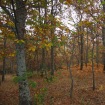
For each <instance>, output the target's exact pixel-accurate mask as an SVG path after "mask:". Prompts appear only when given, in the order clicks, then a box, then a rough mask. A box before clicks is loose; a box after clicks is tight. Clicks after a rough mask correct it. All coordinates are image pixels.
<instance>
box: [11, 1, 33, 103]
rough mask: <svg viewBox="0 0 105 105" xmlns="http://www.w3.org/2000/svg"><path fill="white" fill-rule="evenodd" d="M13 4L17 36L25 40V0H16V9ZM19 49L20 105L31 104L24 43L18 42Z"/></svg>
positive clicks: (17, 47) (17, 48) (17, 49)
mask: <svg viewBox="0 0 105 105" xmlns="http://www.w3.org/2000/svg"><path fill="white" fill-rule="evenodd" d="M12 6H13V10H14V17H15V28H16V38H17V39H18V40H19V41H20V40H24V34H25V21H26V16H27V11H26V7H25V6H26V5H25V1H23V0H16V10H15V8H14V6H15V4H14V2H13V0H12ZM16 51H17V53H16V54H17V55H16V56H17V74H18V77H19V78H20V81H19V105H31V98H30V90H29V87H28V81H27V78H25V75H26V73H27V71H26V62H25V51H24V43H16Z"/></svg>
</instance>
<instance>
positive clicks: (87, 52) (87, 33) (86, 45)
mask: <svg viewBox="0 0 105 105" xmlns="http://www.w3.org/2000/svg"><path fill="white" fill-rule="evenodd" d="M88 37H89V35H88V29H87V36H86V61H85V65H86V67H87V63H88V48H89V47H88Z"/></svg>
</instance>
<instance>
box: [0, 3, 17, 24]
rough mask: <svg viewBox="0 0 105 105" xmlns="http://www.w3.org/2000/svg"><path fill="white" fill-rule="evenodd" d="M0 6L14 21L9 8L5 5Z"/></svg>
mask: <svg viewBox="0 0 105 105" xmlns="http://www.w3.org/2000/svg"><path fill="white" fill-rule="evenodd" d="M0 7H1V8H2V9H3V10H4V11H5V13H6V14H7V15H8V16H9V17H10V19H11V21H13V22H14V21H15V20H14V17H13V16H12V15H11V13H10V12H9V10H8V9H7V8H6V7H5V6H2V5H0Z"/></svg>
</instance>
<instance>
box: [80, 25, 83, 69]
mask: <svg viewBox="0 0 105 105" xmlns="http://www.w3.org/2000/svg"><path fill="white" fill-rule="evenodd" d="M80 28H81V31H82V27H80ZM80 41H81V50H80V55H81V58H80V59H81V64H80V70H82V69H83V34H81V35H80Z"/></svg>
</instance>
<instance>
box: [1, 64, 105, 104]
mask: <svg viewBox="0 0 105 105" xmlns="http://www.w3.org/2000/svg"><path fill="white" fill-rule="evenodd" d="M94 70H95V81H96V89H95V90H94V91H93V89H92V71H91V65H88V67H87V68H86V67H84V69H83V70H79V67H77V66H75V67H72V73H73V78H74V89H73V98H70V86H71V85H70V84H71V80H70V73H69V71H68V70H67V69H66V68H63V69H60V70H57V71H56V73H55V77H54V79H53V81H50V82H47V81H46V79H44V78H41V77H40V76H38V75H36V74H34V75H33V76H32V78H30V80H33V81H35V82H37V86H36V88H32V87H30V90H31V95H32V100H33V105H36V104H34V102H35V101H36V102H37V105H105V73H103V71H102V65H100V66H99V68H97V67H96V66H95V68H94ZM45 90H46V91H45ZM35 94H36V95H35ZM43 103H44V104H43ZM0 105H18V84H15V83H14V82H13V75H6V80H5V81H4V82H3V83H2V84H1V85H0Z"/></svg>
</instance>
